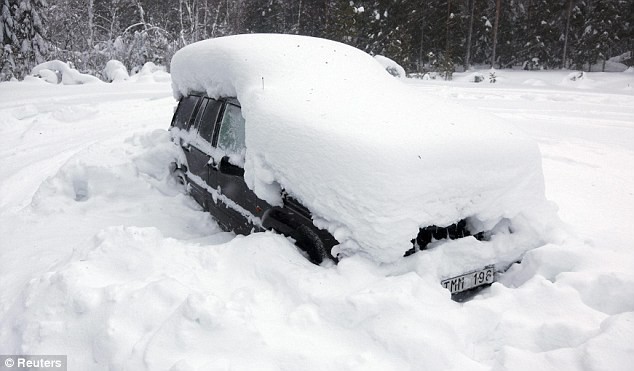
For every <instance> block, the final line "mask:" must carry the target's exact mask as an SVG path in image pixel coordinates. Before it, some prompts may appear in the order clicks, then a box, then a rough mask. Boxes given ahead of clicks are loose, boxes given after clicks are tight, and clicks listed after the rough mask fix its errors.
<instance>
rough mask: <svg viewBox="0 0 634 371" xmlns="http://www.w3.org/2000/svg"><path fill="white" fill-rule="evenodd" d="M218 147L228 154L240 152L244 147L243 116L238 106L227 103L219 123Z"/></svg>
mask: <svg viewBox="0 0 634 371" xmlns="http://www.w3.org/2000/svg"><path fill="white" fill-rule="evenodd" d="M218 148H220V149H222V150H224V151H226V152H227V153H229V154H238V153H242V150H243V149H244V148H245V144H244V118H243V117H242V113H241V112H240V107H238V106H234V105H233V104H227V107H226V109H225V113H224V116H223V117H222V123H221V125H220V134H219V135H218Z"/></svg>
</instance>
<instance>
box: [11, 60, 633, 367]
mask: <svg viewBox="0 0 634 371" xmlns="http://www.w3.org/2000/svg"><path fill="white" fill-rule="evenodd" d="M485 74H486V72H485ZM568 74H569V72H561V71H548V72H513V71H497V75H498V76H500V77H501V78H500V79H499V80H498V83H496V84H490V83H485V84H474V83H470V82H464V83H461V82H460V81H458V80H459V79H458V77H460V76H459V75H457V76H456V77H457V79H456V80H454V81H453V82H443V81H425V82H417V81H410V83H411V84H412V85H413V86H414V87H415V88H416V89H421V90H425V91H427V92H429V93H430V94H434V95H437V96H440V97H443V99H446V100H447V101H453V102H456V103H460V104H461V105H463V106H465V107H470V108H471V109H473V110H478V109H480V110H487V111H490V112H491V113H492V114H495V115H496V116H499V117H501V118H503V119H506V120H510V121H512V122H513V123H514V124H516V125H518V126H520V127H521V128H522V129H524V130H526V131H528V132H529V133H530V135H531V136H532V137H533V138H535V139H536V140H538V141H539V145H540V148H541V151H542V153H543V164H544V172H545V177H546V191H547V195H548V197H549V198H551V199H553V200H555V201H556V202H557V204H558V205H559V207H560V211H559V212H560V214H561V215H562V217H563V218H564V219H565V220H566V221H567V222H568V223H570V225H569V229H570V230H571V232H573V234H574V235H576V236H578V238H574V237H570V236H567V237H565V238H562V240H561V241H560V242H558V243H552V244H548V245H545V246H541V247H538V248H536V249H534V250H531V251H529V252H528V253H527V254H526V256H525V257H524V259H523V261H522V264H519V265H514V266H513V267H512V268H511V269H510V270H509V271H507V272H506V273H504V274H503V275H501V276H500V280H499V282H498V283H495V284H494V285H493V286H492V287H491V288H488V289H486V290H484V291H483V292H482V293H481V295H479V296H477V297H476V298H474V299H473V300H471V301H469V302H466V303H464V304H459V303H455V302H453V301H451V299H450V296H449V292H448V291H447V290H445V289H443V288H442V287H441V286H440V285H439V282H438V278H437V276H436V275H435V274H434V272H433V269H435V268H433V267H434V266H435V265H436V264H440V263H443V262H444V261H445V259H444V258H442V257H440V256H438V255H436V256H435V255H434V254H438V253H440V252H442V251H444V250H446V249H444V247H443V249H435V250H434V251H433V252H432V251H427V252H423V253H418V254H414V255H412V256H409V257H407V258H405V259H403V260H400V261H399V262H397V263H394V264H376V263H374V262H372V261H369V260H366V259H363V258H362V257H361V256H355V257H350V258H347V259H344V260H343V261H342V262H341V263H340V264H339V265H337V266H329V267H317V266H315V265H313V264H310V263H309V262H308V261H307V260H306V259H305V258H304V257H303V256H302V255H301V254H300V253H299V252H298V251H297V249H296V248H295V247H294V246H293V244H292V243H291V242H290V241H288V240H287V239H285V238H283V237H282V236H279V235H273V234H271V233H258V234H254V235H251V236H248V237H240V236H237V237H236V236H233V235H232V234H230V233H221V232H219V229H218V228H217V226H216V224H215V223H214V222H213V221H212V220H211V218H209V215H208V214H207V213H204V212H202V211H201V210H200V209H199V208H198V206H197V205H196V203H195V202H194V201H192V200H191V199H190V198H189V197H187V196H185V195H183V194H182V193H180V192H179V190H178V188H177V186H176V185H175V184H173V183H171V182H170V181H169V174H168V171H167V168H166V166H165V162H166V161H168V160H169V158H170V156H172V155H173V153H172V146H171V145H170V142H169V135H168V133H167V132H166V130H165V129H166V128H167V127H168V126H169V119H170V117H171V114H172V113H173V106H174V103H175V102H174V100H173V99H172V98H171V97H170V95H171V92H170V88H169V85H168V84H161V83H153V82H148V83H137V82H130V81H127V82H122V83H120V84H92V85H88V84H87V85H80V86H68V85H52V84H47V83H43V82H41V81H32V80H30V81H25V82H20V83H16V82H10V83H0V236H2V238H0V277H1V279H0V354H18V353H27V354H66V355H68V361H69V370H94V371H100V370H104V371H105V370H134V371H141V370H173V371H184V370H187V371H191V370H209V369H221V370H228V369H255V368H257V369H266V370H320V371H321V370H363V371H366V370H408V369H409V370H421V369H422V370H455V371H459V370H460V371H462V370H496V371H497V370H513V371H523V370H526V371H534V370H552V371H561V370H584V371H630V370H631V365H632V364H634V349H633V343H632V341H630V339H632V338H634V315H633V314H634V301H633V298H634V274H633V273H632V267H634V251H633V249H632V240H634V232H633V230H632V228H631V224H632V220H634V199H633V198H632V189H634V168H632V166H631V164H632V163H634V148H633V143H634V130H632V127H633V124H634V96H633V93H634V90H633V89H632V88H631V87H632V86H634V74H632V73H628V74H599V73H597V74H589V76H588V77H589V79H588V80H586V81H585V82H584V81H583V80H582V81H575V82H571V83H570V84H565V85H563V84H562V83H561V82H562V80H563V79H564V78H565V77H566V76H567V75H568ZM155 75H156V76H155V77H153V78H151V79H149V80H152V81H154V80H159V78H158V77H159V76H160V79H163V78H164V77H165V75H164V74H162V73H157V74H155ZM135 76H136V75H135ZM148 76H150V75H148ZM131 80H134V79H131ZM144 80H145V79H144ZM536 82H539V84H536ZM586 83H587V84H586ZM234 237H235V238H234ZM430 267H431V268H430ZM430 269H432V271H430Z"/></svg>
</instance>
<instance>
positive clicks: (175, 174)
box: [172, 169, 187, 194]
mask: <svg viewBox="0 0 634 371" xmlns="http://www.w3.org/2000/svg"><path fill="white" fill-rule="evenodd" d="M172 179H173V180H174V183H175V184H176V186H177V187H178V188H179V189H180V191H181V192H182V193H184V194H187V178H186V176H185V172H184V171H183V170H181V169H175V170H174V171H172Z"/></svg>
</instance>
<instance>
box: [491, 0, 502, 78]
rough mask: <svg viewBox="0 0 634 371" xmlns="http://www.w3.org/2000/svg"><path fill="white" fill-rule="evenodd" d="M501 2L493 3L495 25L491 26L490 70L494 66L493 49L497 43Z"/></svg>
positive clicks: (498, 0) (499, 0)
mask: <svg viewBox="0 0 634 371" xmlns="http://www.w3.org/2000/svg"><path fill="white" fill-rule="evenodd" d="M500 3H501V0H496V2H495V25H494V26H493V50H492V52H491V68H493V67H494V66H495V49H496V48H497V43H498V26H499V25H500V8H501V7H502V5H501V4H500Z"/></svg>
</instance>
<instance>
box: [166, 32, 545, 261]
mask: <svg viewBox="0 0 634 371" xmlns="http://www.w3.org/2000/svg"><path fill="white" fill-rule="evenodd" d="M171 72H172V84H173V90H174V95H175V97H176V98H180V97H181V96H183V95H188V94H189V93H191V92H206V93H207V94H208V95H209V96H211V97H220V96H235V97H237V98H238V100H239V101H240V102H241V104H242V113H243V116H244V117H245V119H246V144H247V152H246V162H245V178H246V180H247V183H248V184H249V187H251V188H252V189H253V190H254V191H255V193H256V194H257V195H258V197H260V198H262V199H265V200H267V201H269V202H271V203H274V204H276V203H279V202H281V200H280V196H279V187H281V188H283V189H285V190H287V191H288V192H289V193H290V194H292V195H293V196H294V197H296V198H298V199H299V200H300V201H301V202H302V203H303V204H304V205H305V206H307V207H308V208H309V209H310V210H311V212H312V213H313V218H314V219H315V221H316V224H317V225H318V226H321V227H324V228H327V229H328V230H329V231H330V232H331V233H333V235H334V236H335V238H337V240H338V241H339V242H341V245H340V246H339V248H338V252H339V253H341V254H343V255H348V254H352V253H357V252H361V253H363V254H366V255H369V256H371V257H372V258H373V259H375V260H377V261H380V262H391V261H394V260H396V259H398V258H400V257H402V256H403V253H404V252H405V251H407V250H408V249H410V248H411V240H412V239H413V238H414V237H415V236H416V234H417V233H418V229H419V227H425V226H430V225H436V226H447V225H450V224H452V223H455V222H457V221H459V220H461V219H464V218H467V217H472V218H474V219H475V220H478V221H480V222H483V223H484V225H485V226H486V227H489V228H490V227H492V226H493V224H495V223H496V222H497V221H499V220H500V219H501V218H513V217H515V216H517V215H518V214H520V213H522V212H523V211H525V210H529V209H530V208H532V207H535V205H538V204H543V203H544V201H545V198H544V184H543V175H542V170H541V156H540V154H539V150H538V147H537V145H536V144H535V143H534V142H533V141H532V140H530V139H529V138H528V137H527V136H525V135H524V134H523V133H522V132H520V131H519V130H518V129H516V128H514V127H512V126H509V125H506V124H505V123H503V122H500V121H497V120H495V119H494V118H493V117H491V116H488V115H486V114H484V113H481V112H478V111H474V110H465V109H461V108H460V107H458V106H455V105H452V104H450V103H447V102H445V101H444V100H443V99H441V98H439V97H435V96H433V95H430V94H424V93H421V92H419V91H417V90H414V89H413V88H411V87H409V86H407V85H406V84H403V83H402V82H400V81H399V80H398V79H395V78H393V77H392V76H390V75H389V74H388V73H387V72H386V71H385V70H384V69H383V67H382V66H381V64H379V63H378V62H377V61H376V60H375V59H373V58H372V57H371V56H369V55H368V54H366V53H364V52H362V51H360V50H358V49H355V48H353V47H350V46H347V45H344V44H341V43H337V42H333V41H329V40H323V39H317V38H311V37H305V36H295V35H264V34H253V35H237V36H229V37H222V38H217V39H210V40H205V41H201V42H198V43H195V44H192V45H189V46H186V47H184V48H183V49H181V50H180V51H178V52H177V53H176V54H175V55H174V58H173V59H172V64H171Z"/></svg>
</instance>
